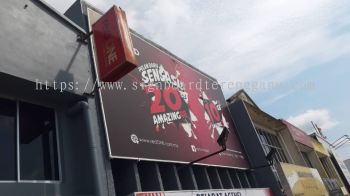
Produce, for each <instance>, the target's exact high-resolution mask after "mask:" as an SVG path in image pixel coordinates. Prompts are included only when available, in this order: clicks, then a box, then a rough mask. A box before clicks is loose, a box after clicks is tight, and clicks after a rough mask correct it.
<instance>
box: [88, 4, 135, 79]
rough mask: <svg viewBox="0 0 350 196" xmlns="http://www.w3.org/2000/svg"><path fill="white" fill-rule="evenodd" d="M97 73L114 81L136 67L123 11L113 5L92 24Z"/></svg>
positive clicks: (102, 77)
mask: <svg viewBox="0 0 350 196" xmlns="http://www.w3.org/2000/svg"><path fill="white" fill-rule="evenodd" d="M92 31H93V35H94V39H95V46H96V54H97V60H98V67H99V75H100V78H101V80H102V81H116V80H118V79H119V78H121V77H122V76H124V75H125V74H127V73H128V72H129V71H131V70H132V69H134V68H135V67H136V64H137V63H136V58H135V55H134V52H133V44H132V41H131V38H130V34H129V28H128V24H127V21H126V15H125V12H124V11H123V10H122V9H120V8H119V7H116V6H113V7H112V8H111V9H110V10H109V11H107V12H106V14H104V15H103V16H102V17H101V18H100V19H99V20H98V21H97V22H96V23H95V24H93V25H92Z"/></svg>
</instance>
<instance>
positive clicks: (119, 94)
mask: <svg viewBox="0 0 350 196" xmlns="http://www.w3.org/2000/svg"><path fill="white" fill-rule="evenodd" d="M131 38H132V42H133V44H134V48H135V52H136V58H137V62H138V65H137V66H138V67H137V68H136V69H134V70H133V71H131V72H130V73H129V74H127V75H126V76H125V77H123V78H122V79H121V80H119V81H118V83H116V84H115V85H114V86H113V87H112V89H111V86H110V85H109V86H105V87H104V88H101V92H102V100H103V108H104V112H105V120H106V125H107V134H108V139H109V150H110V156H111V157H112V158H131V159H143V160H159V161H173V162H183V163H188V162H191V161H193V160H196V159H198V158H201V157H203V156H205V155H208V154H210V153H213V152H215V151H218V150H220V146H219V145H218V144H217V142H216V140H217V138H218V136H219V135H220V133H221V131H222V130H223V128H224V127H228V129H229V131H230V134H229V138H228V141H227V150H226V151H225V152H223V153H220V154H219V155H216V156H213V157H211V158H208V159H206V160H203V161H202V162H201V164H208V165H218V166H225V167H235V168H248V164H247V160H246V157H245V155H244V153H243V151H242V148H241V145H240V143H239V141H238V139H237V136H236V131H235V128H234V122H233V121H232V119H231V116H230V114H229V111H228V109H227V106H226V102H225V99H224V96H223V94H222V91H221V88H220V86H218V85H217V82H216V80H214V79H213V78H211V77H209V76H207V75H205V74H203V73H202V72H200V71H198V70H195V69H194V68H192V67H190V66H188V65H186V64H185V63H183V62H181V61H179V60H177V59H176V58H175V57H173V56H171V55H169V54H168V53H166V52H164V51H163V50H161V49H159V48H157V47H155V46H154V45H152V44H151V43H149V42H147V41H145V40H144V39H143V38H141V37H139V36H137V35H135V34H131Z"/></svg>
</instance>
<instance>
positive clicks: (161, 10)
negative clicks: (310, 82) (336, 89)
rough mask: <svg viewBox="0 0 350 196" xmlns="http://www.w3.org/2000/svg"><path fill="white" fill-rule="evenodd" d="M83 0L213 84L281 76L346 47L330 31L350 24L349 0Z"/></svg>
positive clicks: (341, 35)
mask: <svg viewBox="0 0 350 196" xmlns="http://www.w3.org/2000/svg"><path fill="white" fill-rule="evenodd" d="M47 1H49V2H51V3H52V4H56V5H57V7H64V6H62V4H67V3H68V2H72V1H71V0H63V1H57V0H56V1H54V0H47ZM88 2H90V3H91V4H93V5H95V6H97V7H98V8H100V9H102V10H106V9H108V8H109V7H110V6H111V5H113V4H116V5H119V6H121V7H122V8H123V9H124V10H126V12H127V16H128V20H129V24H130V26H131V27H132V28H133V29H135V30H136V31H137V32H139V33H140V34H142V35H144V36H146V37H148V38H150V39H151V40H153V41H155V42H156V43H159V44H160V45H162V46H164V47H165V48H167V49H169V50H170V51H172V52H173V53H174V54H176V55H178V56H179V57H181V58H184V59H185V60H186V61H188V62H190V63H191V64H193V65H194V66H196V67H198V68H199V69H201V70H203V71H204V72H207V73H208V74H210V75H212V76H214V77H215V78H217V79H218V80H219V81H220V82H223V81H232V82H237V81H243V82H244V81H254V80H256V81H257V80H271V81H284V80H287V79H289V78H291V77H293V76H295V75H297V74H298V73H300V72H303V71H305V70H307V69H309V68H310V67H313V66H317V65H320V64H323V63H326V62H329V61H332V60H334V59H337V58H339V57H342V56H345V55H348V52H349V51H350V44H346V43H349V42H350V34H349V33H346V32H344V31H337V29H341V28H342V27H344V26H347V25H350V14H349V12H348V11H346V8H347V7H349V6H350V3H349V1H348V0H337V1H335V0H307V1H305V0H296V1H292V0H280V1H276V0H264V1H259V0H238V1H232V0H221V1H202V0H192V1H187V0H133V1H122V0H88ZM224 90H225V89H224ZM228 91H230V92H228ZM232 91H233V90H232V89H230V90H229V89H226V92H225V94H232V93H233V92H232Z"/></svg>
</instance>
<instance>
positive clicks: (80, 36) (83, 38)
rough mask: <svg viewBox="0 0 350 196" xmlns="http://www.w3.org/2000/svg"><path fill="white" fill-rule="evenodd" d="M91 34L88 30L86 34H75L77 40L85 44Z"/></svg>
mask: <svg viewBox="0 0 350 196" xmlns="http://www.w3.org/2000/svg"><path fill="white" fill-rule="evenodd" d="M91 35H92V31H90V32H89V33H87V34H78V35H77V41H78V42H81V43H84V44H87V43H88V40H87V39H88V38H90V36H91Z"/></svg>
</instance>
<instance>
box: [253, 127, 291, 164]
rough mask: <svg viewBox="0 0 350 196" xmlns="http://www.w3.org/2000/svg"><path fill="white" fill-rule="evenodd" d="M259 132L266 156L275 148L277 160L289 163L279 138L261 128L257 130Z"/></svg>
mask: <svg viewBox="0 0 350 196" xmlns="http://www.w3.org/2000/svg"><path fill="white" fill-rule="evenodd" d="M257 132H258V136H259V139H260V142H261V144H262V146H263V149H264V152H265V154H266V155H267V154H268V153H269V152H270V150H271V148H274V149H275V150H276V155H275V160H277V161H278V162H285V163H288V159H287V157H286V155H285V154H284V150H283V148H282V145H281V143H280V142H279V140H278V137H277V136H276V135H273V134H271V133H268V132H266V131H263V130H262V129H259V128H258V129H257Z"/></svg>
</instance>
